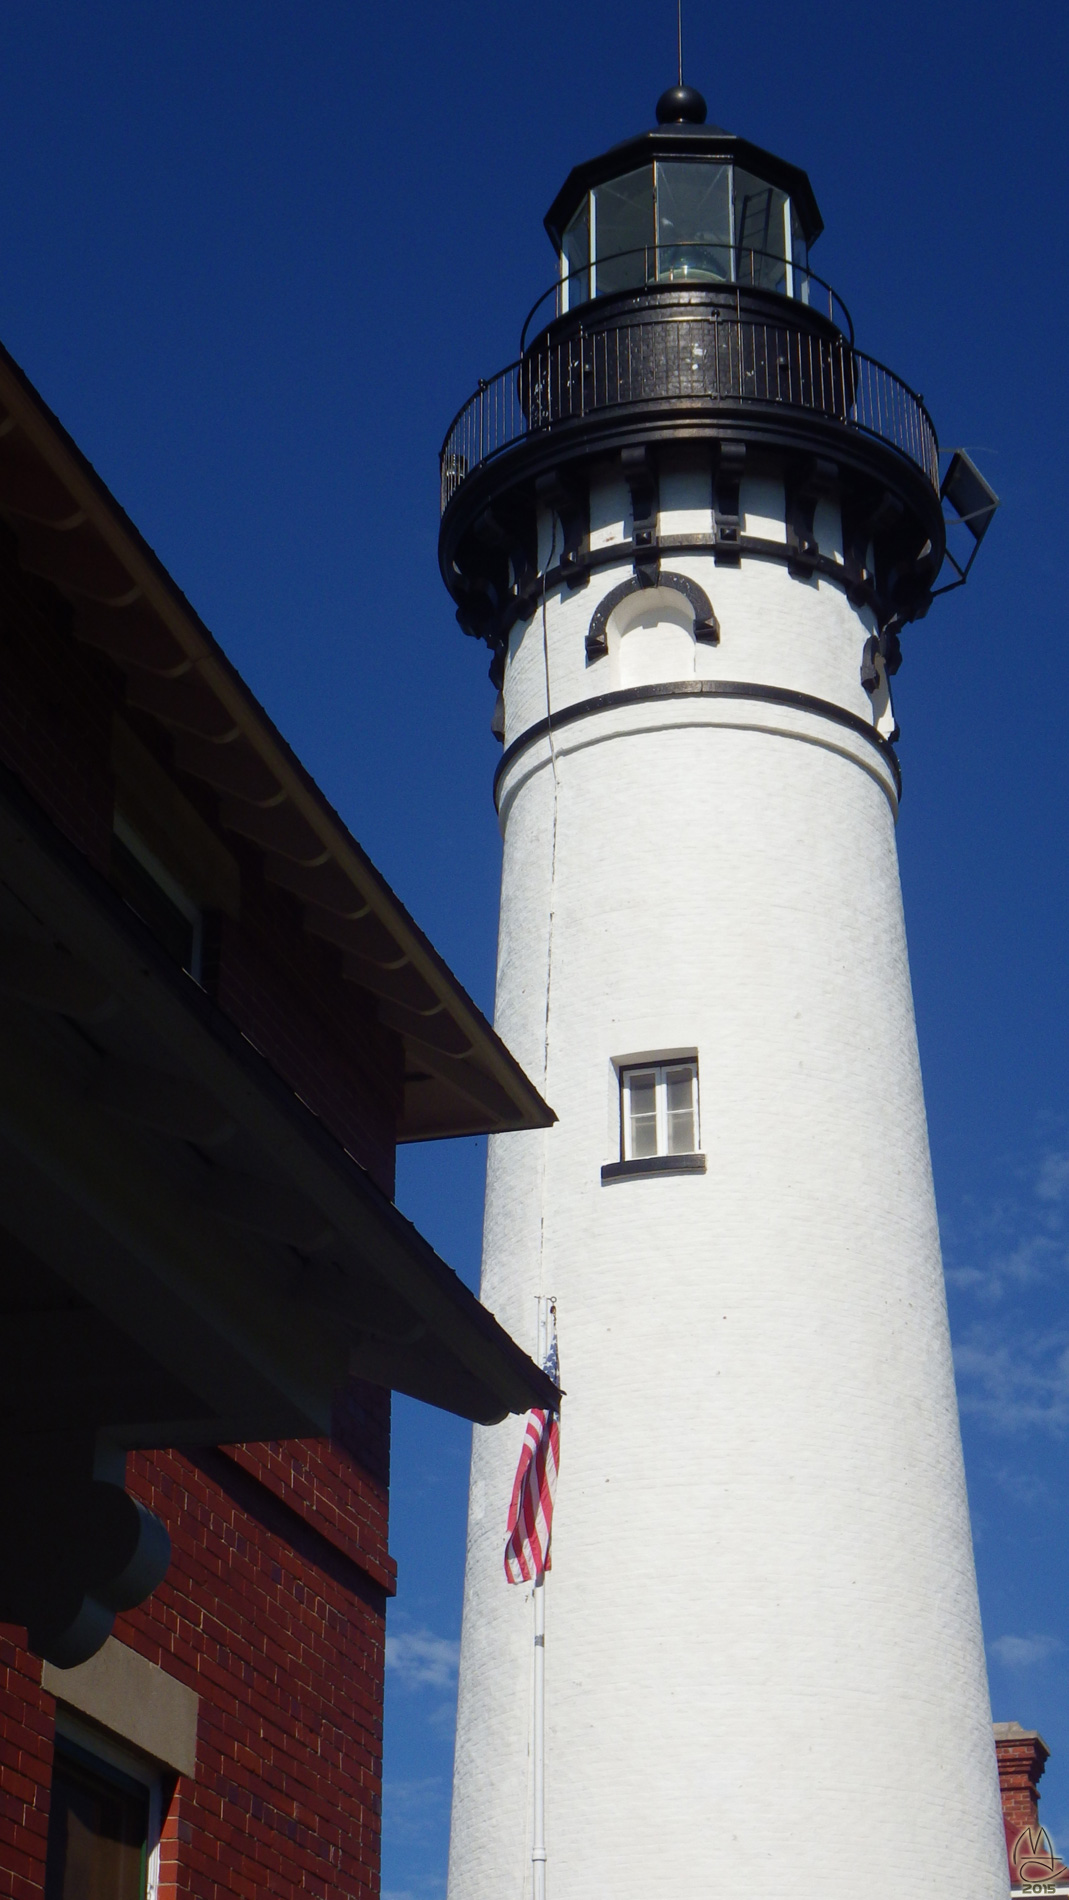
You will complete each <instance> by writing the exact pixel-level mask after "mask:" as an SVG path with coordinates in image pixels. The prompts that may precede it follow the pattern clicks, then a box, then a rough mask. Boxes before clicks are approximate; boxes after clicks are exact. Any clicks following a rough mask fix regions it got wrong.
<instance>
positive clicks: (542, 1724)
mask: <svg viewBox="0 0 1069 1900" xmlns="http://www.w3.org/2000/svg"><path fill="white" fill-rule="evenodd" d="M548 1351H549V1301H548V1300H547V1299H546V1298H545V1296H544V1295H543V1294H539V1295H538V1363H539V1365H540V1366H544V1365H545V1363H546V1354H547V1353H548ZM545 1582H546V1579H545V1572H544V1571H543V1573H542V1575H541V1576H540V1577H537V1578H536V1579H535V1586H534V1592H533V1595H534V1733H533V1735H532V1738H531V1792H532V1795H533V1798H534V1821H533V1826H532V1830H531V1885H532V1888H533V1893H534V1900H546V1597H545Z"/></svg>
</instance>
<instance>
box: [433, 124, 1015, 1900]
mask: <svg viewBox="0 0 1069 1900" xmlns="http://www.w3.org/2000/svg"><path fill="white" fill-rule="evenodd" d="M704 119H705V108H704V104H703V102H702V101H701V99H700V97H699V96H698V95H697V94H695V93H694V92H693V91H691V90H690V89H689V88H683V87H680V88H677V89H673V91H672V92H671V93H667V94H665V96H664V98H663V99H662V100H661V101H660V103H659V105H658V120H659V124H658V128H657V129H656V130H655V131H652V132H649V133H645V134H643V135H641V136H639V137H637V138H635V139H632V140H630V141H628V142H627V143H625V144H624V145H621V146H618V147H616V148H615V149H614V150H613V151H611V152H609V153H607V154H605V155H604V156H603V157H601V158H598V159H596V160H594V161H592V162H591V163H589V164H586V165H583V166H580V167H579V168H577V169H576V170H575V171H573V172H572V174H571V176H570V177H569V179H568V181H567V183H566V185H565V186H564V188H563V190H562V191H561V193H560V195H559V196H558V198H557V200H556V202H555V204H554V205H553V207H552V209H551V211H550V213H549V215H548V217H547V220H546V223H547V228H548V229H549V231H550V235H551V237H552V238H553V240H554V243H555V245H556V247H557V249H558V251H559V253H560V256H561V268H562V281H561V283H560V285H559V286H558V288H557V290H556V292H555V296H554V299H553V301H552V302H551V303H550V304H549V306H548V307H544V308H543V309H542V310H541V311H539V312H538V313H537V314H536V317H535V319H534V321H533V322H529V324H528V327H527V332H526V334H525V337H524V342H523V346H522V352H521V360H520V362H519V363H518V364H517V365H513V366H512V367H511V368H510V369H509V370H507V371H505V372H504V373H503V374H502V375H501V376H500V377H498V378H496V379H495V380H494V381H492V382H490V383H487V384H483V385H481V386H480V389H479V392H478V393H477V394H476V396H474V397H473V398H472V400H471V402H470V403H469V404H468V405H466V407H465V409H464V410H462V411H461V413H460V416H459V417H458V419H457V421H456V423H455V424H454V426H453V428H452V429H451V431H450V433H449V436H448V438H447V441H446V444H445V448H444V450H443V457H442V475H443V504H444V514H443V523H442V540H441V555H442V568H443V573H444V576H445V579H446V582H447V585H448V586H449V588H450V590H451V592H452V593H453V595H454V598H455V599H456V601H457V603H458V618H459V619H460V621H461V625H462V626H463V627H464V628H465V630H466V631H467V632H470V633H474V634H477V635H479V636H481V637H483V638H485V639H486V640H487V641H488V642H489V644H490V645H491V647H492V648H493V653H494V661H493V666H492V669H491V672H492V677H493V678H494V679H495V681H496V683H497V684H498V685H499V686H500V687H501V691H502V699H501V702H500V704H499V719H500V721H501V722H502V732H503V739H504V747H505V750H504V756H503V759H502V761H501V766H500V769H499V771H498V774H497V780H496V788H495V790H496V798H497V803H498V809H499V812H500V819H501V828H502V834H503V838H504V870H503V884H502V897H501V934H500V948H499V961H498V982H497V1018H496V1020H497V1028H498V1030H499V1031H500V1032H501V1034H502V1035H503V1036H504V1038H505V1040H506V1041H507V1042H508V1044H509V1045H510V1047H511V1048H512V1049H513V1051H514V1052H515V1054H516V1055H517V1056H518V1057H519V1059H520V1061H521V1062H522V1063H523V1064H524V1066H525V1067H526V1069H527V1070H528V1072H529V1073H530V1075H531V1076H532V1078H533V1079H534V1080H535V1081H536V1082H537V1083H538V1085H539V1087H541V1088H543V1089H544V1092H545V1094H546V1097H547V1099H548V1100H549V1101H550V1102H551V1103H552V1105H553V1106H554V1108H555V1109H556V1111H557V1114H558V1117H559V1120H558V1123H557V1125H556V1127H555V1128H553V1129H552V1130H550V1131H549V1132H548V1133H547V1134H546V1135H545V1136H544V1137H543V1136H542V1135H529V1134H527V1135H524V1134H519V1135H500V1136H496V1137H494V1138H493V1139H492V1141H491V1154H490V1163H489V1176H488V1185H487V1202H486V1228H485V1245H484V1260H483V1283H482V1295H483V1298H484V1300H485V1301H486V1302H487V1303H488V1305H489V1306H490V1307H491V1308H492V1310H493V1311H494V1312H495V1314H496V1315H497V1317H498V1318H499V1319H500V1320H501V1321H502V1322H503V1324H504V1325H505V1326H506V1327H507V1328H508V1329H509V1331H510V1332H512V1333H513V1334H515V1335H516V1336H517V1337H518V1338H519V1339H521V1340H522V1341H524V1342H525V1343H526V1342H528V1341H529V1340H533V1329H534V1323H535V1310H536V1309H535V1298H536V1296H537V1295H546V1294H551V1295H554V1296H555V1297H556V1300H557V1306H558V1314H559V1338H560V1354H561V1377H562V1383H563V1385H564V1387H565V1389H566V1392H567V1398H566V1400H565V1404H564V1410H563V1419H562V1427H561V1478H560V1486H559V1490H558V1495H557V1510H556V1518H555V1524H554V1536H553V1569H552V1571H551V1573H550V1575H549V1578H548V1579H547V1584H546V1589H545V1616H546V1632H547V1633H546V1650H545V1680H546V1723H545V1773H546V1788H545V1830H546V1845H547V1853H548V1864H547V1874H546V1891H547V1893H548V1895H549V1900H609V1897H610V1896H611V1900H698V1896H705V1895H708V1896H718V1897H719V1896H726V1895H734V1894H745V1895H747V1896H748V1900H783V1896H784V1895H787V1894H789V1895H791V1896H792V1900H857V1896H858V1895H859V1894H860V1893H864V1894H865V1896H866V1900H907V1896H908V1900H929V1896H930V1897H931V1900H936V1896H938V1897H939V1900H1003V1897H1004V1896H1005V1895H1006V1893H1007V1890H1008V1887H1007V1874H1006V1857H1005V1847H1004V1842H1003V1834H1002V1824H1001V1817H1000V1809H999V1795H998V1778H997V1772H996V1764H995V1750H994V1743H993V1738H992V1731H991V1717H990V1708H989V1703H988V1690H987V1681H986V1674H985V1668H984V1655H983V1644H982V1638H981V1631H980V1620H979V1611H978V1605H977V1595H976V1581H975V1573H974V1567H973V1556H972V1545H971V1539H970V1529H969V1513H968V1504H967V1500H966V1493H965V1482H964V1473H963V1466H962V1455H961V1441H960V1432H959V1425H958V1415H957V1407H956V1401H955V1393H954V1382H953V1374H952V1368H951V1357H950V1341H949V1335H948V1329H947V1317H946V1303H945V1296H944V1288H943V1277H942V1268H941V1262H940V1253H939V1237H938V1230H937V1225H936V1213H935V1202H934V1198H933V1192H932V1180H931V1170H930V1162H929V1154H928V1140H927V1132H926V1125H925V1112H924V1100H923V1094H922V1087H921V1076H920V1068H919V1064H918V1058H917V1044H916V1034H915V1029H914V1020H913V1007H912V999H911V994H910V979H909V968H908V962H907V954H906V940H905V933H904V928H903V919H902V903H901V896H900V891H899V880H898V866H897V858H896V849H895V822H896V818H897V814H898V798H899V771H898V764H897V761H896V757H895V753H894V750H893V744H892V742H893V740H894V738H895V737H896V729H895V726H894V717H893V713H892V709H891V702H890V696H889V686H888V675H889V674H890V673H892V672H893V671H894V668H895V665H896V663H897V659H898V653H899V646H898V630H899V629H900V628H901V626H902V625H903V624H904V623H905V622H907V621H910V620H913V619H915V618H917V617H919V616H920V615H921V614H922V613H923V612H924V611H925V610H926V608H927V605H928V603H929V600H930V597H931V591H932V588H933V585H934V583H935V580H936V577H937V575H938V572H939V569H940V566H941V563H942V560H943V556H944V547H945V535H944V521H943V515H942V509H941V505H940V491H939V470H938V445H937V442H936V437H935V432H934V429H933V427H932V424H931V421H930V419H929V417H928V415H927V413H926V411H925V409H924V406H923V404H922V403H921V401H920V399H919V398H918V397H917V396H915V395H914V394H913V393H912V392H911V391H910V390H909V389H908V388H907V387H906V386H905V384H903V383H902V382H900V381H899V380H898V378H897V377H895V376H894V375H892V374H891V372H890V371H888V370H886V369H884V368H883V367H882V366H880V365H878V364H876V363H874V362H872V361H871V359H869V358H867V357H865V356H864V355H862V354H861V352H860V351H859V350H858V349H856V348H855V346H854V343H853V336H852V331H851V328H850V324H849V318H848V317H847V315H846V313H845V311H844V309H843V307H842V306H841V304H839V302H838V300H837V299H835V298H834V297H833V296H831V295H830V293H829V292H828V290H827V288H826V287H825V286H824V285H823V284H822V283H821V282H820V280H819V279H817V278H816V277H815V276H814V275H813V273H812V272H811V271H810V269H809V262H808V258H809V246H810V244H811V243H812V241H813V240H814V239H815V238H816V237H817V235H818V234H819V232H820V229H821V221H820V215H819V212H818V210H817V206H816V202H815V200H814V197H813V193H812V189H811V187H810V184H809V181H808V179H807V178H806V176H805V174H804V173H802V172H800V171H798V170H797V169H796V168H795V167H793V166H791V165H787V164H785V163H784V162H783V161H781V160H779V159H777V158H774V157H773V156H771V155H770V154H769V153H767V152H764V151H761V150H759V149H757V148H756V147H754V146H752V145H749V144H748V143H746V142H745V141H744V140H742V139H739V138H735V137H733V136H731V135H729V134H727V133H724V132H721V131H719V130H716V129H714V128H711V127H707V126H706V125H705V123H704ZM959 474H960V465H959ZM977 532H978V531H977V529H976V527H975V524H974V533H977ZM521 1433H522V1423H521V1422H520V1421H516V1420H514V1421H512V1422H511V1423H509V1422H506V1423H505V1424H503V1425H500V1426H497V1427H493V1428H489V1429H477V1431H476V1434H475V1446H474V1453H473V1461H472V1483H471V1507H470V1524H469V1535H468V1567H467V1584H466V1594H465V1608H464V1636H463V1646H462V1656H461V1676H460V1707H459V1729H458V1739H457V1758H456V1778H455V1789H454V1808H453V1835H452V1847H451V1859H450V1884H449V1895H450V1900H526V1897H527V1896H529V1895H530V1894H531V1893H532V1890H533V1889H532V1865H531V1849H532V1838H531V1830H532V1792H531V1734H532V1715H531V1693H532V1692H531V1681H532V1666H531V1656H532V1647H531V1629H532V1622H531V1601H530V1593H529V1592H526V1591H524V1590H523V1589H519V1588H510V1587H508V1585H507V1584H506V1582H505V1580H504V1575H503V1570H502V1549H503V1544H504V1535H505V1512H506V1507H507V1503H508V1498H509V1493H510V1488H511V1483H512V1477H513V1472H514V1469H515V1463H516V1457H517V1452H518V1448H519V1440H520V1436H521Z"/></svg>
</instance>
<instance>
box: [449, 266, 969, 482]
mask: <svg viewBox="0 0 1069 1900" xmlns="http://www.w3.org/2000/svg"><path fill="white" fill-rule="evenodd" d="M695 400H699V401H707V402H709V403H710V404H714V405H724V406H728V407H734V406H737V405H738V406H742V407H745V406H746V405H748V404H750V403H753V404H754V405H761V406H763V407H765V408H768V407H773V406H774V407H779V408H782V409H784V410H790V409H794V410H804V411H808V412H809V413H810V414H812V415H816V416H820V417H823V418H825V419H826V420H828V421H831V422H836V423H839V424H841V425H843V426H845V427H846V428H849V429H856V430H858V431H859V433H861V434H863V435H868V436H873V437H875V438H876V440H878V441H880V442H884V443H886V444H887V445H888V446H889V447H891V448H892V449H896V450H897V451H898V453H899V454H901V455H904V456H905V457H907V459H908V460H909V461H911V462H913V463H914V464H915V466H916V467H917V468H919V469H920V470H921V471H922V472H923V473H924V475H926V476H927V478H928V480H929V481H930V482H931V484H932V486H933V488H934V489H936V490H938V488H939V443H938V438H937V436H936V433H935V428H934V426H933V424H932V420H931V417H930V416H929V414H928V411H927V410H926V408H925V406H924V403H923V401H922V400H921V398H920V397H919V396H918V395H916V394H915V392H914V391H913V390H911V389H910V388H909V387H908V386H907V385H906V384H905V383H904V382H903V381H902V380H901V378H900V377H898V376H896V375H895V374H894V372H893V371H892V370H889V369H887V368H886V367H885V365H884V364H882V363H878V362H876V361H875V359H874V358H873V357H871V356H864V355H863V354H862V353H861V351H859V350H856V349H854V348H853V346H852V345H851V343H850V342H849V341H848V340H847V338H846V337H845V336H843V335H842V334H841V333H835V334H828V333H822V332H821V331H820V330H817V329H814V328H810V327H803V326H802V325H801V324H794V323H792V322H791V320H790V316H789V314H788V313H787V312H786V311H785V313H784V316H783V318H782V320H779V321H769V320H765V319H762V318H760V317H757V316H752V315H746V314H742V313H741V312H737V311H735V310H723V311H722V310H718V309H716V308H711V309H707V310H704V311H702V312H701V314H700V315H699V314H695V315H693V316H691V315H680V314H678V312H675V311H673V312H672V313H671V314H669V313H668V312H667V311H666V310H665V311H662V312H658V311H657V309H656V307H654V308H652V309H651V310H650V311H644V312H641V313H638V314H636V315H635V316H634V317H631V316H629V315H624V316H621V315H617V316H615V317H611V318H610V317H609V316H608V315H607V314H603V313H599V310H598V306H597V305H596V304H591V305H590V308H589V311H585V312H584V313H583V315H582V316H581V317H580V319H579V321H578V322H577V323H576V325H575V327H574V328H572V329H570V330H569V332H568V334H567V335H565V336H562V337H560V338H559V340H557V341H554V340H553V338H552V336H551V334H550V333H548V332H547V334H546V335H545V336H544V337H541V338H539V339H537V340H536V342H535V343H534V344H533V345H532V346H531V348H530V349H529V350H528V351H527V353H526V355H524V356H523V357H521V358H520V360H519V361H518V362H515V363H510V364H509V366H508V368H507V369H503V370H501V371H500V373H499V374H498V375H497V376H494V377H493V378H491V380H490V381H488V382H481V383H480V384H479V387H478V389H477V390H476V392H475V394H474V395H473V396H471V397H470V398H469V400H468V401H467V402H466V403H465V404H464V406H463V408H462V409H461V410H460V411H459V412H458V414H457V415H456V417H455V418H454V420H453V422H452V424H451V426H450V429H449V432H448V434H447V436H446V438H445V442H444V443H443V445H442V451H441V457H440V466H441V486H442V509H443V512H444V510H445V509H446V507H447V506H448V504H449V503H450V502H451V501H452V499H453V497H454V495H456V494H457V492H458V491H459V489H460V488H461V486H462V485H463V483H464V482H465V480H466V479H467V478H468V476H470V475H471V474H473V473H474V471H475V470H476V469H478V468H482V467H483V466H484V465H485V464H486V463H488V462H491V461H493V460H494V458H495V457H497V456H499V455H502V454H504V453H505V452H506V451H507V450H508V449H510V448H512V447H514V446H515V445H516V444H517V443H519V442H521V441H524V440H531V439H533V438H535V437H538V436H544V435H546V434H548V433H550V432H552V431H553V430H555V429H558V428H564V427H566V426H568V425H569V424H573V423H575V422H579V421H582V420H583V419H585V418H587V417H590V416H593V415H597V414H600V413H602V412H603V411H606V410H611V409H615V408H626V407H627V406H628V405H634V406H641V405H647V404H650V403H654V404H656V403H671V404H680V405H684V404H691V403H693V402H694V401H695Z"/></svg>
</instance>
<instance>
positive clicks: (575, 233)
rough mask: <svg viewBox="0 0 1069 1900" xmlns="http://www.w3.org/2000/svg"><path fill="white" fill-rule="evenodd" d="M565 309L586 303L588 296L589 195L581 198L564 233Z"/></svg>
mask: <svg viewBox="0 0 1069 1900" xmlns="http://www.w3.org/2000/svg"><path fill="white" fill-rule="evenodd" d="M562 259H563V273H564V297H563V305H564V308H565V310H574V309H575V306H576V304H577V303H586V301H587V298H588V297H589V296H590V195H589V193H588V194H587V196H586V197H585V198H584V199H583V202H582V205H581V206H580V208H579V210H578V211H577V212H576V214H575V216H574V218H573V219H572V221H571V223H570V225H569V226H568V228H567V230H566V231H565V233H564V245H563V249H562Z"/></svg>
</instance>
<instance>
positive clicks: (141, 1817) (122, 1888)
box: [45, 1751, 148, 1900]
mask: <svg viewBox="0 0 1069 1900" xmlns="http://www.w3.org/2000/svg"><path fill="white" fill-rule="evenodd" d="M147 1862H148V1789H147V1788H142V1787H139V1786H138V1785H137V1784H136V1783H135V1782H133V1781H130V1780H129V1779H128V1778H127V1777H126V1776H125V1775H123V1776H119V1775H118V1774H116V1776H115V1777H114V1778H113V1777H112V1776H111V1775H110V1774H109V1773H108V1772H107V1770H106V1769H104V1768H103V1764H102V1772H101V1773H99V1774H98V1773H96V1772H95V1771H94V1769H93V1768H91V1767H90V1766H89V1765H88V1764H87V1763H83V1762H82V1761H80V1760H79V1761H75V1760H74V1759H72V1758H71V1757H69V1756H68V1755H66V1754H65V1753H60V1752H58V1751H57V1754H56V1758H55V1766H54V1768H53V1770H52V1801H51V1807H50V1811H49V1819H48V1859H47V1863H46V1868H45V1900H144V1894H145V1882H146V1872H147Z"/></svg>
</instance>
